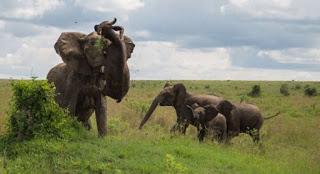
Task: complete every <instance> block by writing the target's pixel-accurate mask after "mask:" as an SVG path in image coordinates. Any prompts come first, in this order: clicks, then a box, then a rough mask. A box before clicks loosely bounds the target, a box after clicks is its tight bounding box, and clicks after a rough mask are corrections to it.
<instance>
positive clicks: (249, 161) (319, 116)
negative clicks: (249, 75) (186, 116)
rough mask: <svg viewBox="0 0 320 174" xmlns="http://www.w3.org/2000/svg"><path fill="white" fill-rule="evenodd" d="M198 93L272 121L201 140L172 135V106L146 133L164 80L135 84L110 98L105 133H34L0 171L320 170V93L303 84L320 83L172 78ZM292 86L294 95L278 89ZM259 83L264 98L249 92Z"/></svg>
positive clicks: (2, 94) (1, 155)
mask: <svg viewBox="0 0 320 174" xmlns="http://www.w3.org/2000/svg"><path fill="white" fill-rule="evenodd" d="M173 82H175V83H177V82H182V83H184V84H185V86H186V87H187V91H188V92H189V93H192V94H213V95H217V96H222V97H224V98H225V99H228V100H230V101H232V102H235V103H239V102H240V101H241V100H242V101H244V102H247V103H252V104H255V105H257V106H258V107H259V108H260V109H261V111H262V113H263V115H264V116H270V115H273V114H275V113H276V112H279V111H280V113H281V114H280V115H279V116H278V117H275V118H272V119H269V120H266V121H265V122H264V125H263V127H262V130H261V134H262V141H261V143H260V144H254V143H253V142H252V140H251V138H250V137H249V136H248V135H245V134H243V135H240V136H239V137H236V138H234V139H232V141H231V144H228V145H223V144H217V143H215V142H212V141H210V140H208V139H207V140H206V141H205V142H204V143H199V142H198V140H197V137H196V133H197V131H196V129H195V128H194V127H192V126H189V128H188V131H187V133H186V135H173V134H170V133H169V130H170V128H171V126H172V125H173V124H174V122H175V119H176V114H175V110H174V109H173V108H172V107H158V108H157V109H156V111H155V113H154V114H153V115H152V117H151V119H150V121H149V122H147V124H146V125H145V127H144V128H143V129H142V130H139V129H138V125H139V123H140V121H141V119H142V118H143V116H144V114H145V113H146V111H147V110H148V107H149V105H150V103H151V102H152V100H153V99H154V97H155V96H156V95H157V94H158V93H159V92H160V91H161V89H162V87H163V85H164V84H165V81H131V87H130V90H129V93H128V94H127V96H126V97H125V99H123V101H122V102H121V103H119V104H118V103H116V102H115V101H113V100H111V99H109V98H108V100H107V115H108V120H107V122H108V123H107V127H108V133H107V136H106V137H104V138H98V137H97V130H96V127H95V124H94V123H95V120H94V117H91V119H92V120H91V121H92V125H93V129H92V130H91V131H90V132H88V131H83V133H80V134H79V136H77V137H73V138H70V139H42V138H35V139H32V140H28V141H23V142H21V143H17V144H15V145H14V153H15V155H13V156H11V157H8V155H7V154H6V149H0V150H1V151H0V173H139V174H140V173H210V174H211V173H232V174H234V173H245V174H247V173H288V174H294V173H298V174H301V173H320V96H319V95H318V96H312V97H310V96H306V95H305V94H304V88H305V87H306V85H309V86H312V87H314V88H316V89H317V90H318V91H320V83H319V82H297V81H286V82H284V81H282V82H280V81H274V82H273V81H173ZM10 83H11V82H10V81H9V80H1V81H0V134H5V132H6V126H5V125H6V117H7V110H8V108H9V105H10V100H11V97H12V90H11V85H10ZM283 84H287V87H288V92H289V93H290V95H288V96H284V95H282V94H281V93H280V92H279V90H280V87H281V85H283ZM254 85H260V88H261V95H260V96H259V97H250V96H247V94H248V93H249V92H250V90H251V88H252V86H254Z"/></svg>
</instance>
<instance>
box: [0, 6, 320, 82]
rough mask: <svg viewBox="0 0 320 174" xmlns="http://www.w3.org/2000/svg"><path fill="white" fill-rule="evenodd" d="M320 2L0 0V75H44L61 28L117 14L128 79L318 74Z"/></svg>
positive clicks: (89, 25)
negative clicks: (127, 52) (126, 44)
mask: <svg viewBox="0 0 320 174" xmlns="http://www.w3.org/2000/svg"><path fill="white" fill-rule="evenodd" d="M319 7H320V1H315V0H201V1H194V0H175V1H172V0H90V1H89V0H64V1H63V0H24V1H21V0H1V2H0V33H1V37H0V43H1V48H0V78H10V77H12V78H21V77H30V75H31V74H32V75H35V76H39V77H40V78H45V76H46V74H47V72H48V70H49V69H50V68H51V67H53V66H54V65H56V64H58V63H60V62H61V59H60V57H59V56H58V55H57V54H56V53H55V51H54V48H53V44H54V43H55V41H56V40H57V38H58V37H59V35H60V33H61V32H63V31H78V32H83V33H89V32H91V31H93V26H94V24H97V23H100V22H101V21H103V20H110V19H112V18H113V17H117V19H118V22H117V24H119V25H122V26H123V27H124V28H125V34H126V35H128V36H130V37H131V38H132V39H133V40H134V42H135V44H136V48H135V50H134V54H133V56H132V58H131V59H130V60H129V66H130V71H131V76H132V79H171V80H173V79H199V80H200V79H210V80H215V79H231V80H320V10H319Z"/></svg>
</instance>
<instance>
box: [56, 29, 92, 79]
mask: <svg viewBox="0 0 320 174" xmlns="http://www.w3.org/2000/svg"><path fill="white" fill-rule="evenodd" d="M85 37H86V35H85V34H83V33H78V32H63V33H61V35H60V37H59V38H58V40H57V42H56V43H55V44H54V49H55V50H56V53H57V54H59V55H60V56H61V58H62V60H63V62H64V63H66V64H67V67H68V68H70V69H72V70H74V71H75V72H78V73H80V74H85V75H89V74H91V68H90V66H89V64H88V62H87V59H86V57H85V54H84V52H83V47H82V43H83V40H84V38H85Z"/></svg>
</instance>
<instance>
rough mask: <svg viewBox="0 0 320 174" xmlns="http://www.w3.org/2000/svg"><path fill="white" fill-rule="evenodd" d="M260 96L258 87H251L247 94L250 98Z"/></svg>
mask: <svg viewBox="0 0 320 174" xmlns="http://www.w3.org/2000/svg"><path fill="white" fill-rule="evenodd" d="M260 94H261V90H260V85H253V86H252V89H251V91H250V92H249V93H248V95H249V96H251V97H258V96H260Z"/></svg>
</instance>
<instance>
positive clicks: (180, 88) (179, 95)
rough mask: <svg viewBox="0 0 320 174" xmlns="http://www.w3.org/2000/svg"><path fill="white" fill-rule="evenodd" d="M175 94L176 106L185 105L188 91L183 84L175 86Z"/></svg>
mask: <svg viewBox="0 0 320 174" xmlns="http://www.w3.org/2000/svg"><path fill="white" fill-rule="evenodd" d="M173 92H174V93H175V95H176V96H175V101H174V104H175V105H176V106H181V105H183V104H184V101H185V98H186V95H187V90H186V87H185V86H184V85H183V84H182V83H178V84H175V85H174V86H173Z"/></svg>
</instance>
